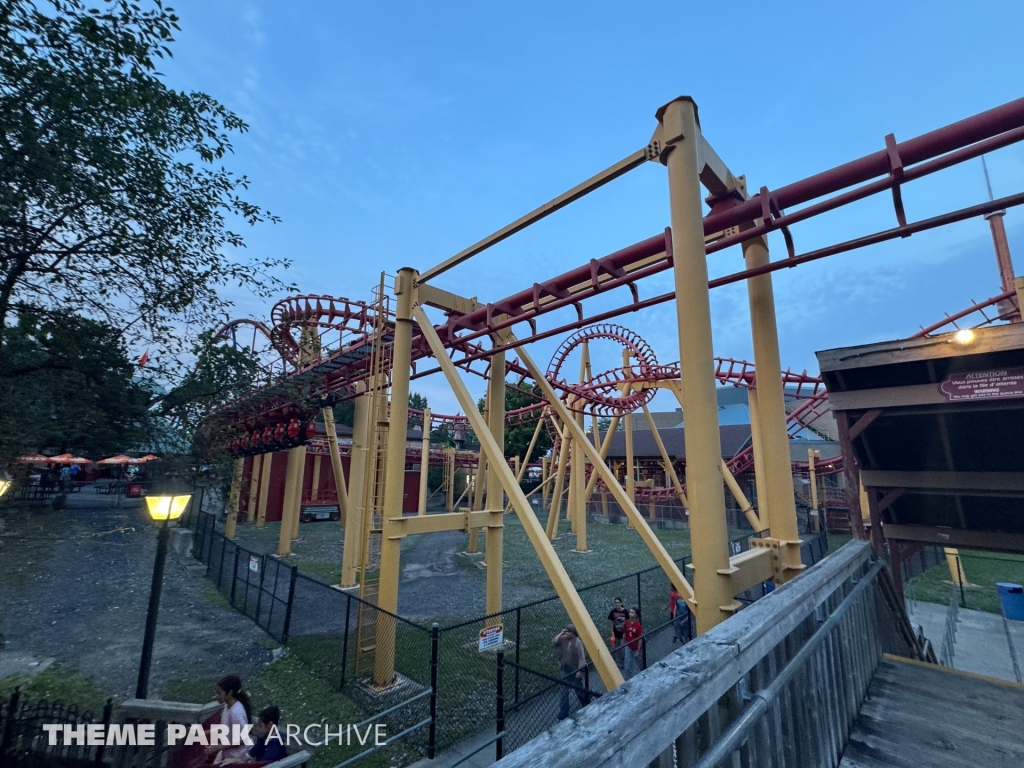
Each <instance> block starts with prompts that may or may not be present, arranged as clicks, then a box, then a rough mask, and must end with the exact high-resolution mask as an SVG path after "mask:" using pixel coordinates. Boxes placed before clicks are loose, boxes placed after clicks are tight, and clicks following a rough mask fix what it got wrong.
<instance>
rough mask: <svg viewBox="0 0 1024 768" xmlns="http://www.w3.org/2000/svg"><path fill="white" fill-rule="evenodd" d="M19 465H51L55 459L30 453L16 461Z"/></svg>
mask: <svg viewBox="0 0 1024 768" xmlns="http://www.w3.org/2000/svg"><path fill="white" fill-rule="evenodd" d="M14 461H15V462H17V463H18V464H49V463H50V462H51V461H53V459H51V458H50V457H49V456H43V454H41V453H28V454H25V455H24V456H19V457H18V458H16V459H15V460H14Z"/></svg>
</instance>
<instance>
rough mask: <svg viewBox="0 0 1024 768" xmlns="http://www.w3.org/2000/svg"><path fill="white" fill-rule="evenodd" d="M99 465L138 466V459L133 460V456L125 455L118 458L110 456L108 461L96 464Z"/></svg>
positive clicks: (121, 454)
mask: <svg viewBox="0 0 1024 768" xmlns="http://www.w3.org/2000/svg"><path fill="white" fill-rule="evenodd" d="M96 463H97V464H138V463H139V460H138V459H133V458H132V457H131V456H125V455H124V454H123V453H119V454H117V456H110V457H109V458H106V459H100V460H99V461H97V462H96Z"/></svg>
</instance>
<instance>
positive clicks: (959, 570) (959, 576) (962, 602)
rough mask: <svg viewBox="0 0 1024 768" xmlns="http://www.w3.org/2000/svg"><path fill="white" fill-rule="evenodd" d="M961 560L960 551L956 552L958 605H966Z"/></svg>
mask: <svg viewBox="0 0 1024 768" xmlns="http://www.w3.org/2000/svg"><path fill="white" fill-rule="evenodd" d="M962 566H963V561H961V560H960V552H959V551H957V554H956V580H957V581H958V582H960V607H961V608H966V607H967V597H966V596H965V595H964V569H963V567H962Z"/></svg>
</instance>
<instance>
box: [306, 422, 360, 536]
mask: <svg viewBox="0 0 1024 768" xmlns="http://www.w3.org/2000/svg"><path fill="white" fill-rule="evenodd" d="M323 416H324V430H325V431H326V432H327V447H328V448H329V449H330V451H331V469H332V470H333V472H334V490H335V495H336V496H337V499H338V512H339V513H341V524H342V525H346V524H347V523H348V506H349V505H348V488H347V487H346V486H345V470H344V468H343V467H342V466H341V449H340V448H339V447H338V428H337V427H336V426H335V424H334V409H333V408H324V410H323ZM316 461H317V463H316V466H315V467H314V468H313V489H314V490H316V489H317V488H319V487H320V485H319V480H320V473H319V469H320V457H319V456H317V457H316ZM351 461H352V459H351V457H349V468H350V469H351Z"/></svg>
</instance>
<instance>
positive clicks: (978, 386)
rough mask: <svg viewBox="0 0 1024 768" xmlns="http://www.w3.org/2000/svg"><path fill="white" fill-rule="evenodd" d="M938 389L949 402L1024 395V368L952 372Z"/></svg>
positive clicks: (1004, 398)
mask: <svg viewBox="0 0 1024 768" xmlns="http://www.w3.org/2000/svg"><path fill="white" fill-rule="evenodd" d="M939 391H940V392H942V394H943V395H945V396H946V399H947V400H949V401H950V402H951V403H953V402H957V401H963V400H1008V399H1011V398H1015V397H1024V368H998V369H996V370H992V371H971V372H970V373H953V374H950V376H949V378H948V379H946V380H945V381H944V382H942V384H940V385H939Z"/></svg>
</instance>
